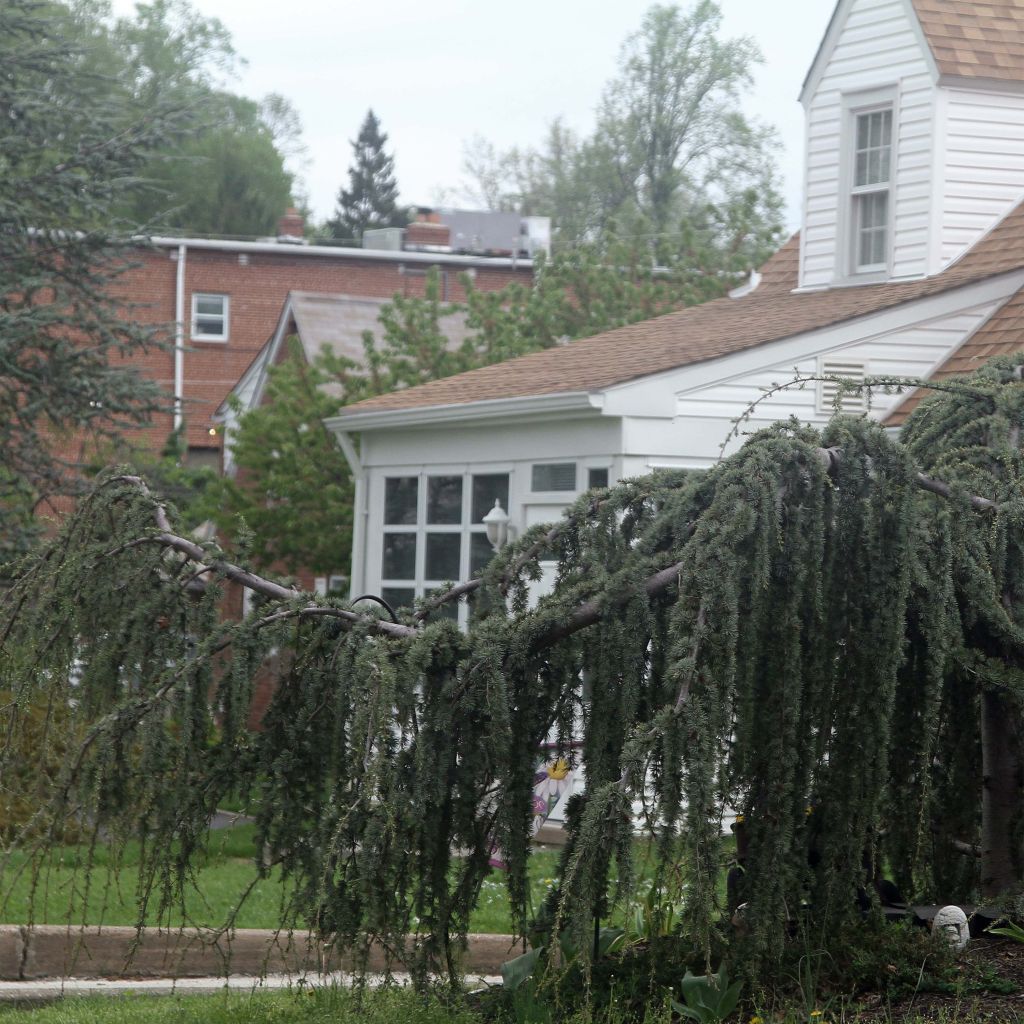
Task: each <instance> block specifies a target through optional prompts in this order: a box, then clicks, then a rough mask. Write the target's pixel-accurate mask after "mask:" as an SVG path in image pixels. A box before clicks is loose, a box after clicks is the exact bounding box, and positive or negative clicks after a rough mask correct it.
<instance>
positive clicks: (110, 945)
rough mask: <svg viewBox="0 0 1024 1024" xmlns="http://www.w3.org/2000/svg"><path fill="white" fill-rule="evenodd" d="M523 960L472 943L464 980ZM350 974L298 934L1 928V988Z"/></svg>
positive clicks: (494, 939)
mask: <svg viewBox="0 0 1024 1024" xmlns="http://www.w3.org/2000/svg"><path fill="white" fill-rule="evenodd" d="M518 952H520V950H519V949H518V948H517V947H516V946H515V945H514V944H513V940H512V937H511V936H509V935H470V936H469V945H468V948H467V950H466V952H465V953H464V954H463V956H462V960H461V964H460V966H461V968H462V970H463V971H464V972H465V973H466V974H473V975H495V974H499V973H500V971H501V965H502V963H504V962H505V961H506V960H509V959H511V958H512V957H514V956H516V955H517V953H518ZM396 966H399V965H396ZM352 967H353V961H352V958H351V956H337V955H335V954H334V953H333V951H332V950H331V949H330V948H329V947H325V946H324V944H323V943H321V942H318V941H317V940H315V939H314V938H312V937H311V936H310V935H308V934H305V933H297V932H291V933H288V932H275V931H265V930H262V929H255V928H239V929H237V930H235V931H234V932H231V933H229V934H218V933H217V932H215V931H213V930H210V929H201V928H187V929H181V930H174V931H166V930H160V929H152V928H147V929H143V930H142V931H136V930H135V929H134V928H119V927H111V928H95V927H84V928H83V927H66V926H63V925H36V926H34V927H29V926H27V925H0V981H9V982H24V981H34V980H37V979H46V978H124V977H128V978H225V977H227V976H228V975H247V976H252V977H262V976H265V975H271V974H273V975H287V976H290V975H302V974H306V973H309V974H331V973H336V972H339V971H346V970H351V969H352ZM386 967H387V964H386V957H385V955H384V951H383V950H382V949H381V948H380V947H379V946H374V947H372V948H371V950H370V958H369V963H368V964H367V970H368V971H370V972H371V973H376V972H381V971H384V970H385V969H386Z"/></svg>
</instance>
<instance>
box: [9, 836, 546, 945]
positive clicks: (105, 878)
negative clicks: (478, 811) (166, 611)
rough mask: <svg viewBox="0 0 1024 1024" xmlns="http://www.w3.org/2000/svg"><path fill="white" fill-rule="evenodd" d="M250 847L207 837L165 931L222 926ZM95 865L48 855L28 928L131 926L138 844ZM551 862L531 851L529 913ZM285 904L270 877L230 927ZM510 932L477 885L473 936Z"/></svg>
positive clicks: (266, 924) (492, 896) (275, 916)
mask: <svg viewBox="0 0 1024 1024" xmlns="http://www.w3.org/2000/svg"><path fill="white" fill-rule="evenodd" d="M253 846H254V843H253V826H251V825H242V826H236V827H235V828H230V829H224V830H222V831H219V832H216V833H214V837H213V840H212V842H211V851H210V855H209V856H208V857H207V858H206V860H205V862H204V863H203V864H201V865H200V866H199V867H198V869H197V871H196V875H195V883H194V884H192V885H189V886H188V887H187V889H186V899H185V908H184V910H185V916H184V917H183V915H182V913H181V912H180V911H179V912H178V913H177V914H176V915H175V916H174V918H173V919H172V920H171V921H170V922H169V923H170V924H171V925H172V926H177V925H179V924H181V923H183V921H185V922H186V923H189V924H192V925H196V926H199V927H213V926H217V925H220V924H223V923H224V922H225V921H226V920H227V918H228V916H229V914H230V913H231V912H232V910H233V909H234V908H235V907H236V906H237V904H238V901H239V898H240V896H241V895H242V893H244V892H245V890H246V889H247V888H248V887H249V886H250V885H251V884H252V882H253V879H254V878H255V875H256V872H255V868H254V866H253V856H254V850H253ZM95 861H96V867H95V868H94V870H93V872H92V877H91V878H90V879H87V878H86V877H85V872H84V871H83V870H82V867H81V865H82V863H83V853H82V851H81V850H79V849H78V848H75V847H65V848H62V849H59V850H57V851H55V852H54V854H53V855H52V858H51V860H50V862H49V865H48V870H47V871H46V872H44V873H43V874H42V876H41V877H40V879H39V880H38V883H37V887H36V891H35V894H34V914H33V915H32V917H33V920H34V921H35V923H37V924H65V923H67V922H69V921H71V922H72V923H75V924H78V923H81V922H82V921H83V920H85V922H86V923H88V924H106V925H135V924H136V923H137V920H138V909H137V906H136V901H135V890H136V885H137V883H138V863H139V847H138V844H134V843H133V844H129V845H128V847H127V848H126V850H125V853H124V859H123V862H122V863H121V865H120V867H119V870H118V871H117V872H116V873H114V872H113V871H112V869H111V865H110V861H109V857H108V854H107V851H106V850H104V849H100V850H97V852H96V858H95ZM557 862H558V854H557V852H555V851H551V850H538V851H537V852H536V853H535V854H534V856H533V858H532V862H531V870H530V876H531V882H532V886H531V888H532V893H533V899H534V903H535V905H538V904H539V902H540V901H541V900H543V898H544V894H545V893H546V891H547V889H548V887H549V886H550V885H551V884H552V883H553V879H554V874H555V867H556V864H557ZM23 864H24V861H23V860H17V859H15V860H13V861H12V863H11V864H10V866H9V867H8V869H7V871H6V872H5V873H4V875H3V878H2V883H0V884H2V888H0V901H2V902H0V919H2V920H3V922H4V923H5V924H25V923H27V922H28V921H29V918H30V913H31V911H32V904H33V893H32V882H31V879H30V878H29V876H28V874H27V873H25V872H21V873H20V874H19V868H21V867H22V865H23ZM286 896H287V891H286V889H285V887H284V885H283V884H282V881H281V878H280V875H279V874H277V873H276V872H275V873H273V874H271V875H270V876H269V877H268V878H265V879H261V880H259V881H258V882H256V884H255V885H254V886H253V888H252V889H251V891H250V892H249V895H248V896H247V897H246V899H245V901H244V903H243V904H242V907H241V909H240V910H239V911H238V916H237V919H236V922H235V923H236V926H237V927H239V928H276V927H277V926H278V925H279V924H280V921H281V905H282V900H283V898H284V897H286ZM83 910H84V913H83ZM146 923H147V924H149V925H155V924H157V923H158V922H157V920H156V914H155V908H153V909H151V910H150V912H149V913H148V914H147V918H146ZM162 923H167V922H162ZM510 926H511V922H510V919H509V910H508V901H507V899H506V897H505V886H504V875H503V873H502V872H500V871H493V872H492V873H491V875H490V877H489V878H488V879H487V881H486V882H484V887H483V891H482V893H481V898H480V905H479V906H478V907H477V910H476V912H475V913H474V915H473V922H472V930H473V931H476V932H498V933H501V932H508V931H509V930H510Z"/></svg>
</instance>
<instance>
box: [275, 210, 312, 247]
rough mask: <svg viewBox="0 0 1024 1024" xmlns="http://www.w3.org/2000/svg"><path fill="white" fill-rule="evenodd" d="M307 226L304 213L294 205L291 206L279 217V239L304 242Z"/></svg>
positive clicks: (281, 240)
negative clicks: (303, 217)
mask: <svg viewBox="0 0 1024 1024" xmlns="http://www.w3.org/2000/svg"><path fill="white" fill-rule="evenodd" d="M305 226H306V223H305V221H304V220H303V219H302V214H301V213H299V211H298V210H296V209H295V207H294V206H289V207H288V209H287V210H285V211H284V213H283V214H282V215H281V216H280V217H278V219H277V240H278V241H279V242H291V243H296V242H302V241H304V238H303V230H304V228H305Z"/></svg>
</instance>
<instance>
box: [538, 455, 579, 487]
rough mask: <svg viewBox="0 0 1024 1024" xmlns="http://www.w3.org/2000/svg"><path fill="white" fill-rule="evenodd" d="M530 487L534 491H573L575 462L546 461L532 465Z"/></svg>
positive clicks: (574, 485)
mask: <svg viewBox="0 0 1024 1024" xmlns="http://www.w3.org/2000/svg"><path fill="white" fill-rule="evenodd" d="M531 487H532V489H533V490H535V491H575V490H576V463H575V462H548V463H542V464H540V465H537V466H534V467H533V482H532V484H531Z"/></svg>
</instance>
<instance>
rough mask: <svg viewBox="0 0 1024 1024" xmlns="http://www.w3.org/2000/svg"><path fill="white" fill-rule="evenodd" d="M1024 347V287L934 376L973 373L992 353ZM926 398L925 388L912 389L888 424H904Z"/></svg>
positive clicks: (997, 353)
mask: <svg viewBox="0 0 1024 1024" xmlns="http://www.w3.org/2000/svg"><path fill="white" fill-rule="evenodd" d="M1022 349H1024V288H1022V289H1021V290H1020V291H1019V292H1017V293H1016V294H1014V295H1013V296H1011V297H1010V298H1009V299H1007V301H1006V302H1004V303H1003V305H1002V306H1001V307H1000V308H999V310H997V311H996V312H995V313H993V314H992V316H990V317H989V318H988V320H986V321H985V323H984V324H982V326H981V327H979V328H978V330H976V331H975V332H974V334H972V335H971V336H970V337H969V338H968V339H967V340H966V341H965V342H964V343H963V344H962V345H961V346H960V347H959V348H958V349H957V350H956V351H955V352H954V353H953V354H952V355H951V356H950V357H949V358H948V359H947V360H946V361H945V362H944V363H943V364H942V365H941V366H940V367H939V368H938V369H937V370H936V371H935V372H934V373H933V374H932V375H931V378H930V379H931V380H944V379H945V378H946V377H952V376H954V375H955V374H961V373H970V372H971V371H972V370H976V369H977V368H978V367H979V366H981V364H982V363H984V362H986V361H987V360H989V359H991V358H992V357H993V356H1007V355H1011V354H1012V353H1014V352H1020V351H1021V350H1022ZM925 397H927V392H926V391H920V390H918V391H912V392H911V393H910V394H909V395H908V396H907V398H906V399H905V400H904V401H903V402H902V403H901V404H900V405H899V407H898V408H897V409H895V410H894V411H893V412H892V413H891V414H890V415H889V417H888V419H886V421H885V425H886V426H887V427H901V426H902V425H903V422H904V420H906V418H907V417H908V416H909V415H910V414H911V413H912V412H913V411H914V409H916V408H917V404H918V402H920V401H921V399H922V398H925Z"/></svg>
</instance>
